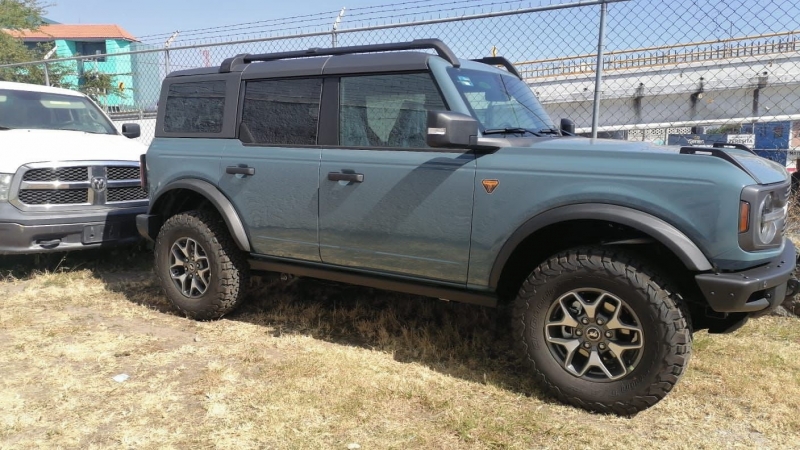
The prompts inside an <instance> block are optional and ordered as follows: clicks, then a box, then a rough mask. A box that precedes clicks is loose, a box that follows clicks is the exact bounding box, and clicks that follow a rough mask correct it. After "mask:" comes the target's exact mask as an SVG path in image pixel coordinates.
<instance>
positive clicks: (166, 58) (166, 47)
mask: <svg viewBox="0 0 800 450" xmlns="http://www.w3.org/2000/svg"><path fill="white" fill-rule="evenodd" d="M178 33H180V31H176V32H174V33H172V36H170V37H169V39H167V41H166V42H164V75H165V76H166V75H169V46H170V45H172V41H174V40H175V38H176V37H178Z"/></svg>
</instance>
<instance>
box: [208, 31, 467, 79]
mask: <svg viewBox="0 0 800 450" xmlns="http://www.w3.org/2000/svg"><path fill="white" fill-rule="evenodd" d="M423 49H432V50H436V53H437V54H438V55H439V56H440V57H442V58H443V59H445V60H447V62H449V63H450V64H452V65H453V66H454V67H460V66H461V62H460V61H459V60H458V57H456V55H455V53H453V51H452V50H450V47H448V46H447V45H446V44H445V43H444V42H442V41H441V40H439V39H415V40H413V41H409V42H397V43H389V44H372V45H355V46H351V47H334V48H316V47H315V48H309V49H307V50H298V51H291V52H279V53H263V54H257V55H251V54H241V55H236V56H234V57H233V58H228V59H226V60H225V61H223V62H222V64H221V65H220V68H219V71H220V73H227V72H230V71H231V67H233V66H235V65H239V64H249V63H252V62H258V61H275V60H279V59H291V58H308V57H311V56H334V55H349V54H353V53H375V52H390V51H398V50H423Z"/></svg>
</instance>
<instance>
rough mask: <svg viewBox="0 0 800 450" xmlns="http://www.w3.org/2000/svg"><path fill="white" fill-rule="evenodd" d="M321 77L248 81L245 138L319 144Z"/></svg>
mask: <svg viewBox="0 0 800 450" xmlns="http://www.w3.org/2000/svg"><path fill="white" fill-rule="evenodd" d="M321 95H322V79H319V78H316V79H296V80H259V81H249V82H247V84H246V85H245V94H244V105H243V106H242V124H241V126H240V127H239V138H240V139H241V140H242V141H243V142H247V143H255V144H273V145H316V143H317V124H318V122H319V104H320V96H321Z"/></svg>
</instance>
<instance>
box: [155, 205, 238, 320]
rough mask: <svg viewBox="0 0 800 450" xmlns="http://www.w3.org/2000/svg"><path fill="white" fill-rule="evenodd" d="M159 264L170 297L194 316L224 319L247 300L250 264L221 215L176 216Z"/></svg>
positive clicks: (162, 240) (160, 241)
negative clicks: (245, 294)
mask: <svg viewBox="0 0 800 450" xmlns="http://www.w3.org/2000/svg"><path fill="white" fill-rule="evenodd" d="M155 259H156V273H157V275H158V277H159V279H160V280H161V285H162V286H163V288H164V291H165V292H166V294H167V297H168V298H169V299H170V301H171V302H172V304H173V305H175V307H176V308H178V309H180V310H181V311H182V312H183V313H185V314H186V315H187V316H189V317H192V318H194V319H198V320H211V319H218V318H220V317H222V316H224V315H225V314H227V313H229V312H230V311H232V310H233V309H234V308H235V307H236V306H237V305H238V304H239V303H240V302H241V300H242V299H243V297H244V288H245V286H246V284H247V279H248V269H249V267H248V264H247V261H246V259H245V258H244V254H243V253H242V251H241V250H239V248H238V247H237V246H236V244H235V243H234V242H233V239H232V238H231V236H230V234H229V233H228V230H227V227H226V226H225V223H224V222H223V220H222V218H221V217H219V215H218V214H216V213H215V212H212V211H188V212H184V213H181V214H177V215H175V216H172V217H170V218H169V219H168V220H167V221H166V222H165V223H164V225H163V226H162V227H161V230H160V231H159V233H158V237H157V238H156V245H155Z"/></svg>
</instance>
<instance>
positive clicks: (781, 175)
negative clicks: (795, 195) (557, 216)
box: [512, 137, 789, 184]
mask: <svg viewBox="0 0 800 450" xmlns="http://www.w3.org/2000/svg"><path fill="white" fill-rule="evenodd" d="M512 145H514V144H512ZM530 147H531V148H549V149H553V150H562V151H570V150H573V151H607V152H616V153H619V152H650V153H662V154H664V153H669V154H675V155H676V156H680V157H682V158H713V157H715V156H713V155H710V153H712V152H714V153H718V154H719V153H722V154H724V155H720V159H723V160H726V161H727V162H728V163H730V164H731V165H733V166H735V167H738V168H739V169H741V170H742V171H744V172H745V173H747V174H748V175H750V176H751V177H752V178H753V179H754V180H755V181H756V183H759V184H772V183H780V182H782V181H784V180H786V178H787V177H788V176H789V173H788V172H787V171H786V168H785V167H784V166H782V165H780V164H778V163H776V162H774V161H771V160H769V159H766V158H762V157H760V156H758V155H755V154H753V153H750V152H748V151H745V150H739V149H735V148H714V149H711V148H708V147H693V148H696V149H697V150H696V151H697V153H696V154H689V155H681V154H680V149H681V147H676V146H666V145H657V144H651V143H649V142H635V141H633V142H632V141H620V140H614V139H588V138H581V137H564V138H555V139H546V140H542V139H536V140H532V142H531V143H530ZM704 150H705V151H704Z"/></svg>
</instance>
